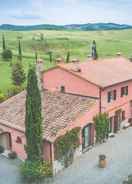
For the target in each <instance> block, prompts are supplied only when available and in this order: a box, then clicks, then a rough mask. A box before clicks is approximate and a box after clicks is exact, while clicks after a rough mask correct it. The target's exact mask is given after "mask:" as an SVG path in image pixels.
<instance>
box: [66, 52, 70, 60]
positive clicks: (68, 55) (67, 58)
mask: <svg viewBox="0 0 132 184" xmlns="http://www.w3.org/2000/svg"><path fill="white" fill-rule="evenodd" d="M69 62H70V52H69V51H68V52H67V56H66V63H69Z"/></svg>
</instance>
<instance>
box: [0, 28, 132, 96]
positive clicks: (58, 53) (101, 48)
mask: <svg viewBox="0 0 132 184" xmlns="http://www.w3.org/2000/svg"><path fill="white" fill-rule="evenodd" d="M2 33H3V32H2V31H0V38H1V37H2ZM40 33H43V34H44V40H42V41H40V40H39V38H40ZM4 34H5V38H6V44H7V47H8V48H9V49H11V50H12V51H13V54H14V55H17V52H18V51H17V48H18V36H21V37H22V41H21V42H22V49H23V56H24V57H23V61H22V62H23V65H24V69H25V72H26V73H27V70H28V67H29V65H30V64H33V63H34V61H35V54H34V53H35V50H36V51H37V52H38V55H39V57H40V58H42V59H44V68H45V69H47V68H50V67H53V66H54V65H55V64H54V63H50V62H49V55H48V54H47V52H48V51H52V52H53V59H54V60H55V58H57V57H63V58H66V54H67V51H69V50H70V52H71V58H78V59H80V60H81V61H83V60H85V59H86V58H87V56H88V55H89V54H90V51H91V42H92V40H96V42H97V49H98V54H99V57H112V56H115V55H116V53H117V52H121V53H122V54H123V55H124V56H126V57H130V56H132V36H131V35H132V30H122V31H45V30H44V31H23V32H16V31H6V32H4ZM1 51H2V40H1V39H0V52H1ZM16 58H17V57H14V58H13V61H12V62H14V61H16ZM10 87H11V65H10V63H9V62H5V61H3V60H2V59H0V90H1V91H2V92H4V93H6V91H7V89H9V88H10Z"/></svg>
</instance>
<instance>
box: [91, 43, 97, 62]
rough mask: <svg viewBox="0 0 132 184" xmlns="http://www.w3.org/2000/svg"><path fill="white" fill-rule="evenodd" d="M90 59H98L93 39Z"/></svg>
mask: <svg viewBox="0 0 132 184" xmlns="http://www.w3.org/2000/svg"><path fill="white" fill-rule="evenodd" d="M91 55H92V59H94V60H96V59H98V53H97V49H96V41H95V40H93V44H92V54H91Z"/></svg>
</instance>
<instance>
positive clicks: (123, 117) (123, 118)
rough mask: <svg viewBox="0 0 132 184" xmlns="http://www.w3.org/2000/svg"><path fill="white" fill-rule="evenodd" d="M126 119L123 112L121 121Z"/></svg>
mask: <svg viewBox="0 0 132 184" xmlns="http://www.w3.org/2000/svg"><path fill="white" fill-rule="evenodd" d="M125 119H126V117H125V111H122V121H124V120H125Z"/></svg>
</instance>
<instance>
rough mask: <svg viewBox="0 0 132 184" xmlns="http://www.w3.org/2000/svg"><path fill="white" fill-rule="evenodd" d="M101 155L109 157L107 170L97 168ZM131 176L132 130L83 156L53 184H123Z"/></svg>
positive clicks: (120, 134) (125, 131) (122, 132)
mask: <svg viewBox="0 0 132 184" xmlns="http://www.w3.org/2000/svg"><path fill="white" fill-rule="evenodd" d="M99 154H106V156H107V159H108V166H107V168H106V169H100V168H98V166H97V163H98V155H99ZM129 174H132V128H129V129H127V130H122V131H121V132H120V133H118V134H117V135H116V137H115V138H110V139H109V140H108V142H107V143H104V144H102V145H99V146H96V147H95V148H93V149H92V150H90V151H89V152H87V153H85V154H83V155H82V156H81V158H79V159H78V160H76V161H75V162H74V163H73V165H71V167H69V168H68V169H66V170H64V171H63V172H61V173H60V174H59V175H58V176H57V177H56V178H54V181H53V184H122V181H123V180H124V179H126V177H127V176H128V175H129Z"/></svg>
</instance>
